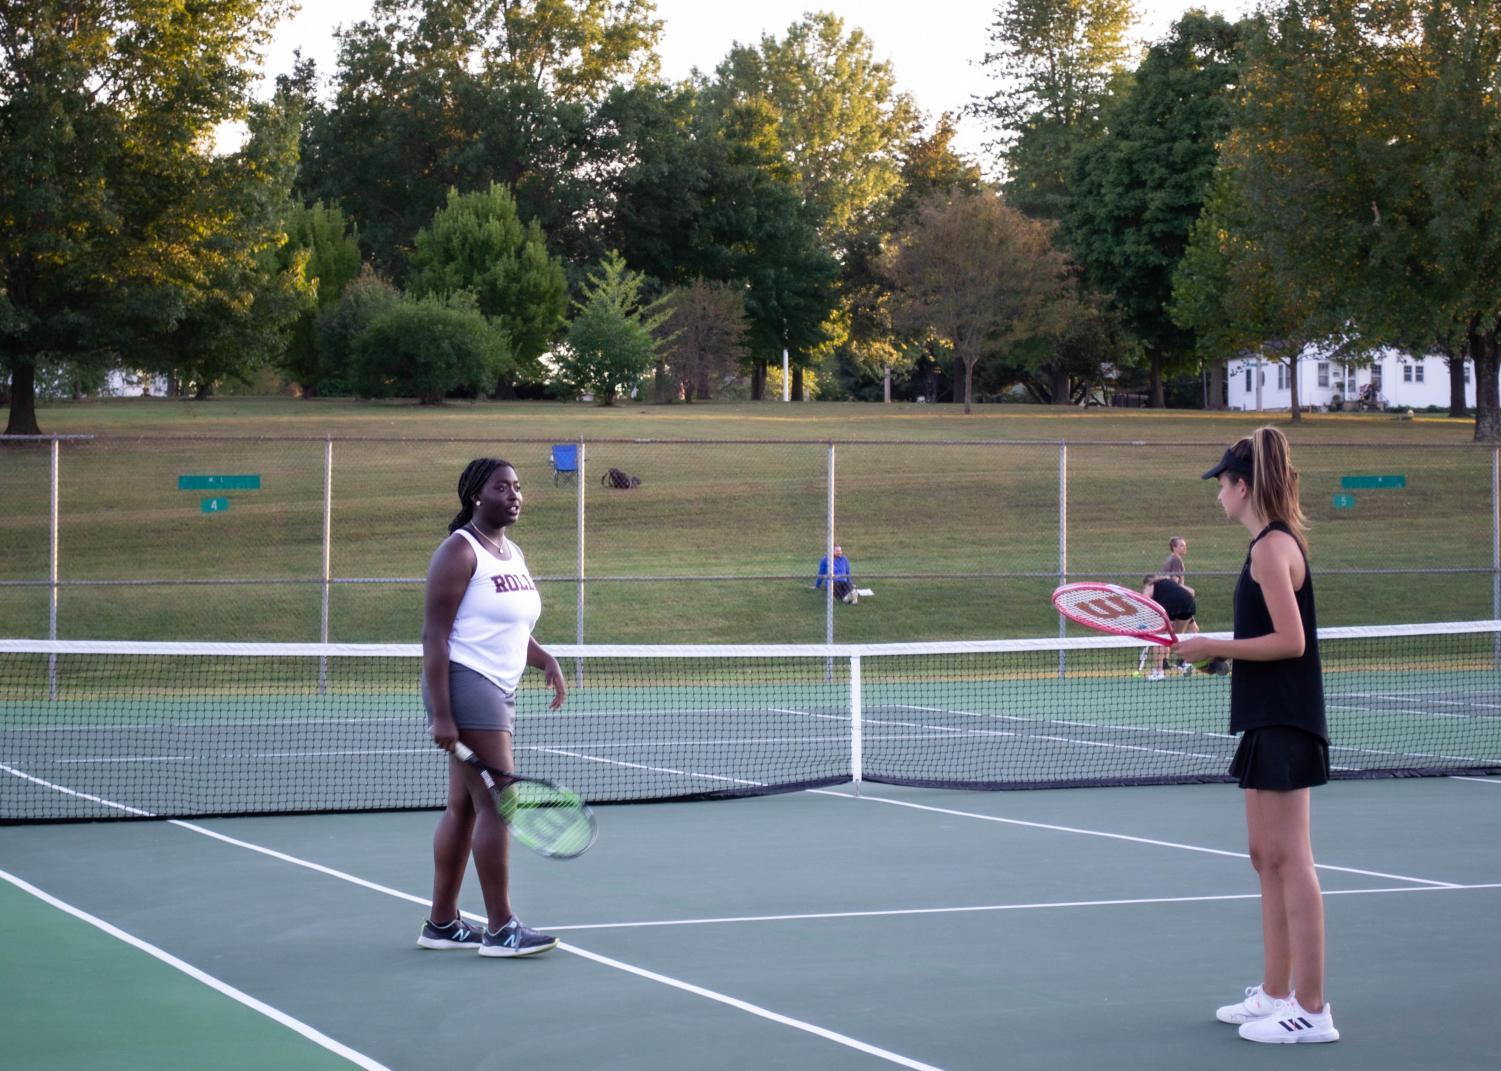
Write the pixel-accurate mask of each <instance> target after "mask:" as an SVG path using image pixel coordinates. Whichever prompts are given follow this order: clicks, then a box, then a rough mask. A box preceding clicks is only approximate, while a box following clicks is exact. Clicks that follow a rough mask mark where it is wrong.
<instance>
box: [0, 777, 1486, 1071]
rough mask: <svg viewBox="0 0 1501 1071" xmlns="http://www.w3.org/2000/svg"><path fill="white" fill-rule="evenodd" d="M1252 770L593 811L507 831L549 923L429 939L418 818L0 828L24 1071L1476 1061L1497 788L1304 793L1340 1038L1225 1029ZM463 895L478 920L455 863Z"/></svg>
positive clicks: (11, 981)
mask: <svg viewBox="0 0 1501 1071" xmlns="http://www.w3.org/2000/svg"><path fill="white" fill-rule="evenodd" d="M1240 806H1241V800H1240V792H1239V790H1238V789H1236V788H1235V787H1234V786H1231V785H1223V784H1214V785H1176V786H1163V787H1149V788H1143V787H1129V788H1093V789H1071V790H1056V791H1023V792H971V791H939V790H931V789H916V788H898V787H891V786H880V785H865V786H863V787H862V789H861V792H860V794H859V796H858V797H857V796H856V795H855V793H854V791H853V788H852V786H850V785H842V786H832V787H829V788H824V789H816V790H811V791H802V792H794V793H787V794H780V795H772V796H763V797H757V798H751V799H740V800H720V801H707V802H693V803H677V804H620V805H611V806H605V807H602V808H600V809H599V814H600V824H601V829H602V833H601V837H600V841H599V843H598V844H597V845H596V846H595V848H594V849H593V850H592V851H591V852H589V853H588V854H587V855H586V856H584V857H582V858H581V859H578V860H576V861H572V862H568V863H556V862H549V861H545V860H542V859H539V858H536V857H533V856H531V855H530V854H528V853H525V852H518V853H516V855H515V873H514V876H513V896H514V899H515V902H516V904H517V909H518V911H519V912H520V913H521V914H522V916H523V918H525V919H526V920H527V921H528V922H529V923H530V924H533V925H536V926H539V927H544V928H547V929H549V930H550V931H552V932H555V933H556V934H558V936H560V937H561V938H562V939H563V942H564V943H563V945H562V947H560V948H559V949H557V950H556V951H554V952H551V953H548V954H546V955H544V956H542V957H538V958H535V959H529V960H521V961H507V960H482V959H480V958H479V957H477V956H474V955H472V954H469V953H461V952H427V951H421V950H419V949H418V948H417V947H416V945H415V939H416V936H417V931H418V929H419V927H420V925H421V922H422V918H423V914H424V907H425V901H426V897H427V894H428V883H429V881H430V860H429V852H430V838H431V833H432V827H433V823H434V818H435V816H434V814H433V813H432V812H427V811H413V812H402V813H386V814H346V815H317V816H281V817H262V818H233V819H228V818H218V819H202V820H170V821H125V822H93V823H74V824H63V825H19V826H6V827H3V828H0V860H3V864H0V870H3V872H4V879H5V880H4V881H0V929H3V931H4V932H3V941H4V947H5V949H6V953H5V965H6V967H5V970H4V971H3V972H0V1037H3V1038H4V1039H5V1040H4V1042H3V1044H4V1047H5V1050H6V1051H5V1061H4V1062H5V1064H6V1066H8V1067H15V1068H26V1069H43V1068H81V1067H91V1068H99V1067H109V1068H120V1069H133V1068H141V1069H146V1068H152V1069H157V1068H172V1067H182V1068H201V1067H214V1068H217V1069H221V1071H233V1069H239V1068H246V1069H248V1068H265V1067H272V1066H274V1067H278V1068H289V1069H302V1068H307V1069H313V1068H317V1069H323V1068H338V1067H347V1066H357V1067H365V1068H380V1067H385V1068H392V1069H403V1071H407V1069H411V1071H417V1069H425V1068H438V1067H443V1068H497V1069H498V1068H514V1067H523V1066H551V1067H559V1068H570V1069H583V1068H624V1069H636V1068H640V1069H642V1071H645V1069H648V1068H650V1069H653V1071H662V1069H667V1071H676V1069H683V1071H688V1069H694V1071H698V1069H701V1068H703V1067H706V1066H713V1067H723V1068H730V1069H741V1068H745V1069H750V1068H756V1069H765V1068H791V1069H803V1068H819V1069H823V1068H834V1069H846V1068H849V1069H856V1068H869V1069H879V1068H891V1067H906V1068H943V1069H945V1071H961V1069H982V1068H986V1069H988V1068H1017V1069H1031V1068H1036V1069H1052V1068H1074V1067H1078V1068H1085V1067H1088V1068H1097V1067H1123V1068H1125V1067H1142V1068H1145V1067H1150V1068H1156V1069H1179V1068H1182V1069H1202V1068H1205V1067H1214V1068H1218V1069H1237V1068H1263V1067H1266V1066H1268V1064H1269V1062H1272V1061H1281V1062H1283V1063H1287V1064H1288V1066H1292V1065H1293V1064H1296V1065H1297V1066H1299V1067H1313V1066H1317V1067H1320V1068H1334V1069H1342V1068H1350V1069H1357V1068H1358V1069H1361V1071H1384V1069H1396V1068H1404V1069H1411V1068H1434V1069H1439V1068H1443V1069H1455V1071H1462V1069H1480V1068H1493V1067H1495V1066H1496V1061H1497V1058H1498V1057H1497V1052H1498V1048H1497V1043H1496V1040H1495V1030H1494V1018H1495V1013H1496V1010H1497V1005H1496V999H1495V994H1496V993H1497V992H1498V990H1501V927H1498V926H1497V925H1496V919H1497V917H1498V915H1501V778H1496V777H1484V776H1473V777H1468V776H1467V777H1435V778H1416V779H1406V778H1404V779H1377V780H1352V781H1338V782H1336V783H1334V784H1331V785H1330V786H1328V787H1326V788H1323V789H1320V790H1317V792H1316V796H1315V803H1314V832H1315V847H1316V851H1317V855H1318V858H1319V860H1320V863H1321V865H1322V867H1323V869H1322V870H1321V879H1322V881H1323V884H1324V889H1325V892H1326V900H1325V902H1326V911H1327V918H1328V931H1329V942H1328V944H1329V964H1328V992H1329V998H1330V1001H1331V1004H1332V1006H1333V1009H1334V1015H1335V1021H1336V1024H1337V1025H1338V1027H1339V1029H1340V1030H1341V1031H1342V1033H1343V1035H1344V1037H1343V1039H1342V1040H1341V1041H1340V1042H1338V1043H1337V1044H1334V1045H1324V1046H1307V1047H1300V1048H1299V1049H1297V1050H1293V1051H1283V1052H1278V1051H1268V1050H1267V1049H1266V1048H1265V1047H1262V1046H1256V1045H1252V1044H1250V1043H1248V1042H1244V1041H1241V1040H1239V1038H1237V1037H1236V1034H1235V1030H1234V1028H1233V1027H1227V1026H1224V1025H1222V1024H1220V1023H1217V1022H1216V1021H1215V1020H1214V1018H1213V1013H1214V1008H1215V1006H1216V1005H1218V1004H1221V1003H1226V1002H1228V1001H1230V1000H1232V999H1234V998H1236V997H1238V996H1239V994H1240V990H1241V987H1243V986H1246V985H1250V984H1252V983H1254V982H1255V981H1257V980H1258V973H1259V965H1260V946H1259V913H1258V901H1257V899H1256V883H1255V879H1254V875H1253V873H1252V870H1251V868H1250V865H1249V863H1248V861H1247V860H1246V858H1245V857H1244V855H1243V852H1244V845H1243V840H1244V832H1243V823H1242V817H1241V812H1240ZM464 907H465V908H466V910H468V911H470V912H478V911H480V910H481V905H480V902H479V896H478V888H477V886H476V884H475V883H474V882H473V880H472V877H471V881H470V883H469V885H468V886H467V887H466V897H465V900H464Z"/></svg>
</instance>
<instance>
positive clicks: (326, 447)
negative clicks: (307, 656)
mask: <svg viewBox="0 0 1501 1071" xmlns="http://www.w3.org/2000/svg"><path fill="white" fill-rule="evenodd" d="M333 533H334V437H333V433H332V432H330V433H329V434H328V437H327V438H325V439H324V440H323V595H322V600H321V602H322V605H321V606H320V607H319V613H318V642H319V643H327V642H328V608H329V601H330V596H331V595H332V588H333V554H332V549H333ZM318 694H319V695H327V694H328V656H327V655H322V656H320V657H319V659H318Z"/></svg>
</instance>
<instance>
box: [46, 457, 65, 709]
mask: <svg viewBox="0 0 1501 1071" xmlns="http://www.w3.org/2000/svg"><path fill="white" fill-rule="evenodd" d="M61 465H62V444H61V443H60V442H59V441H58V438H57V436H55V435H54V436H53V437H52V475H51V483H50V488H49V491H48V505H47V638H48V639H49V640H56V639H57V576H58V573H57V535H58V533H57V492H58V486H59V484H58V470H59V468H60V467H61ZM47 698H48V700H55V699H56V698H57V655H55V654H49V655H48V656H47Z"/></svg>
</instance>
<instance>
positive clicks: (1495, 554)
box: [1491, 446, 1501, 669]
mask: <svg viewBox="0 0 1501 1071" xmlns="http://www.w3.org/2000/svg"><path fill="white" fill-rule="evenodd" d="M1498 618H1501V446H1493V447H1491V620H1493V621H1494V620H1497V619H1498ZM1491 664H1492V666H1493V667H1494V668H1496V669H1501V633H1497V634H1496V638H1495V643H1494V647H1493V651H1492V653H1491Z"/></svg>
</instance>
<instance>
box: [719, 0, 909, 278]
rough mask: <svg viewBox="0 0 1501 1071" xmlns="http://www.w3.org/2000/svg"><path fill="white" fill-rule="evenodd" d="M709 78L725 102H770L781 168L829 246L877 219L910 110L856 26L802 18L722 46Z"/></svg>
mask: <svg viewBox="0 0 1501 1071" xmlns="http://www.w3.org/2000/svg"><path fill="white" fill-rule="evenodd" d="M717 78H718V86H717V88H718V89H719V91H720V92H723V93H725V94H727V95H728V97H729V99H730V100H752V99H758V98H759V99H764V100H766V101H768V102H769V103H770V104H771V106H772V108H773V109H774V110H775V112H776V115H777V123H778V136H779V139H780V141H781V144H782V147H783V150H784V152H785V153H786V156H787V162H788V164H789V166H790V167H791V169H792V173H793V175H794V176H795V177H796V180H797V182H798V185H799V187H800V188H801V190H802V193H803V197H804V199H805V200H806V201H807V202H808V203H809V204H810V205H812V206H813V208H814V211H815V213H816V215H817V217H818V219H819V221H820V233H821V235H822V236H823V238H824V239H825V240H826V241H827V242H828V243H829V244H830V245H831V246H832V247H833V248H834V249H836V250H840V251H843V250H846V249H848V247H849V245H850V244H851V243H852V242H853V241H854V240H856V238H857V236H858V235H859V234H861V233H862V232H864V231H866V230H869V229H870V228H871V227H872V226H873V225H877V224H879V223H880V222H881V218H882V216H883V215H884V212H885V210H886V208H887V206H889V204H890V202H891V200H892V199H893V198H894V197H895V196H896V194H897V192H898V191H899V190H900V188H901V171H902V150H903V149H904V148H905V147H906V146H907V144H908V143H909V142H910V141H911V140H912V138H913V136H914V135H915V134H916V133H917V129H918V111H917V106H916V104H914V103H913V100H912V98H911V97H910V96H909V95H907V94H905V93H901V92H898V91H897V88H896V75H895V73H894V72H893V71H892V69H891V65H890V64H889V63H886V62H884V61H880V60H877V59H876V58H875V52H874V49H873V48H872V47H871V43H870V39H869V38H867V37H866V36H865V34H864V33H863V32H862V31H861V30H859V29H854V30H850V31H848V32H846V30H845V26H844V22H843V20H841V19H839V18H838V17H837V16H835V15H832V14H829V13H828V12H810V13H809V14H807V15H804V16H803V18H802V19H800V20H799V21H797V22H795V23H793V24H792V25H791V26H790V27H788V29H787V32H786V34H785V35H784V36H783V37H781V38H777V37H775V36H773V35H771V34H766V35H763V36H762V38H761V41H760V44H759V45H758V46H756V47H748V46H736V47H735V48H733V49H731V51H730V54H729V56H728V57H726V59H725V60H724V62H723V63H722V64H721V65H720V68H719V71H718V75H717Z"/></svg>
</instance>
